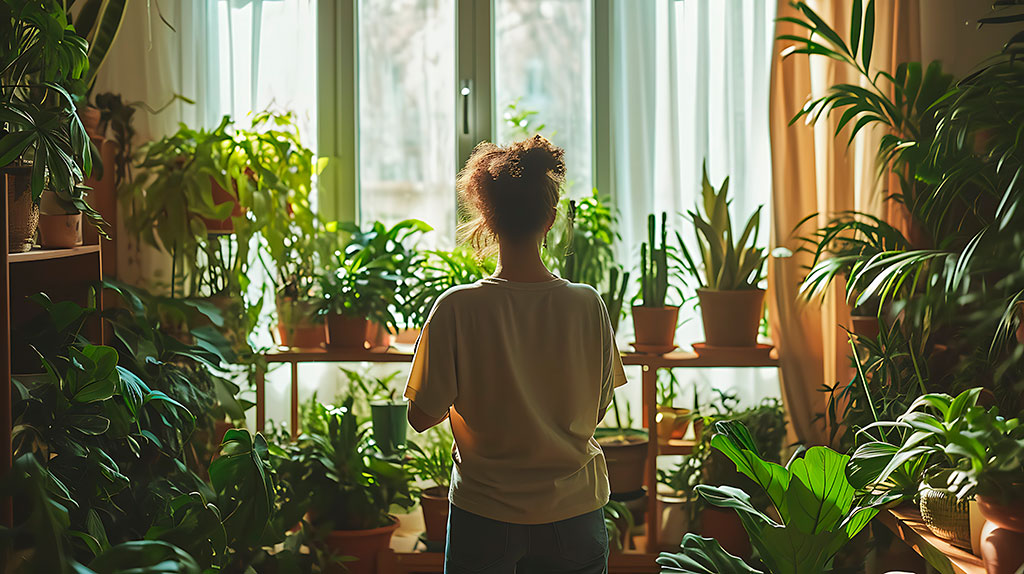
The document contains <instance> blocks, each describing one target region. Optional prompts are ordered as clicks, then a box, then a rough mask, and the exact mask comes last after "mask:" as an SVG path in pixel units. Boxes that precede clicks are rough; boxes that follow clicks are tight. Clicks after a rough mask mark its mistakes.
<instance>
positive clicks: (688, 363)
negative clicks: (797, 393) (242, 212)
mask: <svg viewBox="0 0 1024 574" xmlns="http://www.w3.org/2000/svg"><path fill="white" fill-rule="evenodd" d="M264 357H265V358H266V359H267V361H268V362H270V363H321V362H322V363H335V362H336V363H348V362H369V363H373V362H379V363H406V362H409V361H411V360H412V353H407V352H404V351H399V350H396V349H395V348H393V347H388V348H383V347H380V348H375V349H325V348H322V347H317V348H306V349H300V348H290V347H279V348H277V349H275V350H272V351H269V352H267V353H266V354H264ZM622 363H623V364H624V365H646V366H650V367H662V368H666V367H680V368H685V367H777V366H778V364H779V362H778V359H777V358H776V356H775V354H774V350H773V351H772V356H771V357H765V356H763V353H762V354H760V355H752V356H750V357H743V356H739V357H733V358H730V359H728V360H722V359H712V358H707V357H699V356H697V355H696V354H695V353H688V352H679V353H669V354H667V355H645V354H641V353H625V354H623V355H622Z"/></svg>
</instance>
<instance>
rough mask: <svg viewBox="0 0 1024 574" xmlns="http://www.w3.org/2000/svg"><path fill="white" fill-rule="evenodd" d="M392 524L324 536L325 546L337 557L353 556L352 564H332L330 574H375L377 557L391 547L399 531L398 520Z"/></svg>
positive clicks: (392, 519) (336, 531) (328, 570)
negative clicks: (395, 534)
mask: <svg viewBox="0 0 1024 574" xmlns="http://www.w3.org/2000/svg"><path fill="white" fill-rule="evenodd" d="M390 518H391V521H392V522H391V524H388V525H387V526H381V527H379V528H372V529H369V530H332V531H330V532H327V533H325V534H324V546H326V547H327V549H328V550H329V551H330V552H331V553H332V554H333V555H335V556H351V557H353V558H356V560H354V561H352V562H345V563H344V564H343V565H342V564H331V565H330V566H328V567H327V569H326V570H325V572H326V573H329V574H341V573H343V572H344V573H346V574H375V573H376V572H377V557H378V556H379V555H380V554H381V553H383V552H385V551H387V550H388V549H389V548H390V547H391V537H392V535H394V533H395V531H396V530H398V519H397V518H395V517H394V516H391V517H390Z"/></svg>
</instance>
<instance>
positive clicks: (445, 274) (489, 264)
mask: <svg viewBox="0 0 1024 574" xmlns="http://www.w3.org/2000/svg"><path fill="white" fill-rule="evenodd" d="M424 257H425V259H424V260H423V261H422V262H421V263H420V265H419V267H418V268H417V269H416V270H415V273H414V275H413V276H412V277H410V278H409V284H408V290H407V291H406V293H407V294H408V297H407V300H406V303H405V304H404V305H403V311H402V314H403V315H404V317H403V319H404V322H405V326H406V327H422V326H423V325H424V324H425V323H426V322H427V318H428V317H429V316H430V311H431V310H432V309H433V308H434V302H435V301H437V298H438V297H440V296H441V294H442V293H444V292H445V291H447V290H448V289H450V288H452V287H455V286H457V285H468V284H470V283H475V282H476V281H479V280H481V279H483V278H485V277H488V276H490V275H491V274H492V273H494V269H495V266H496V264H497V262H496V261H495V260H494V259H493V258H489V259H483V260H481V259H477V257H476V255H474V254H473V252H472V251H471V250H470V249H468V248H466V247H456V248H455V249H453V250H451V251H428V252H426V253H425V254H424Z"/></svg>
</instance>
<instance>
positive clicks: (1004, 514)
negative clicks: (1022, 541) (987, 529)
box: [977, 496, 1024, 533]
mask: <svg viewBox="0 0 1024 574" xmlns="http://www.w3.org/2000/svg"><path fill="white" fill-rule="evenodd" d="M977 499H978V510H980V511H981V515H982V516H984V517H985V520H988V521H989V522H991V523H993V524H995V525H996V526H998V527H999V528H1005V529H1007V530H1013V531H1014V532H1021V533H1024V500H1016V501H1014V502H1013V503H1011V504H1000V503H999V502H998V501H996V500H993V499H991V498H989V497H987V496H978V497H977Z"/></svg>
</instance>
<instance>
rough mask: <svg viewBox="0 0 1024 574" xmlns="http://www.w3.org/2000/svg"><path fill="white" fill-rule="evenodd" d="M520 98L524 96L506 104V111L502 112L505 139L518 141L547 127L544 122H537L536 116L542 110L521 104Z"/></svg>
mask: <svg viewBox="0 0 1024 574" xmlns="http://www.w3.org/2000/svg"><path fill="white" fill-rule="evenodd" d="M520 99H522V98H516V99H514V100H512V101H511V102H509V103H507V104H505V111H504V112H503V113H502V114H501V118H502V120H504V122H505V123H504V126H503V127H504V128H505V129H504V135H505V137H504V138H503V139H505V140H512V141H516V140H523V139H526V138H529V137H533V136H534V135H536V134H539V133H540V132H542V131H544V128H545V127H547V126H546V125H545V124H543V123H540V124H538V123H536V118H535V116H537V115H538V114H539V113H540V112H538V111H536V110H528V109H525V108H522V107H520V106H519V100H520ZM552 135H554V134H552Z"/></svg>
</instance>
